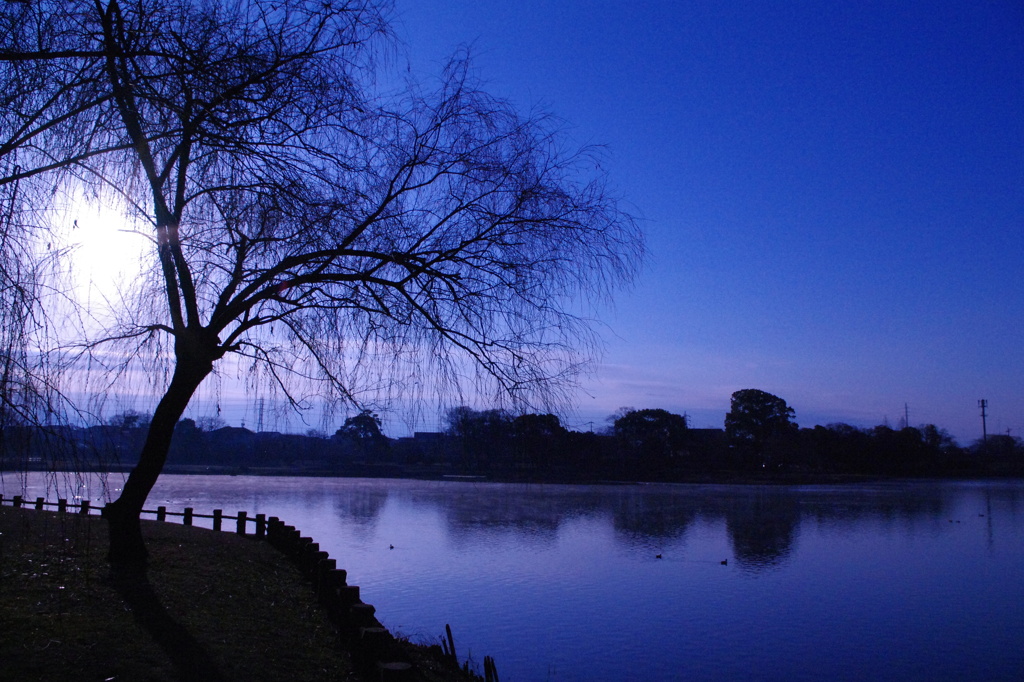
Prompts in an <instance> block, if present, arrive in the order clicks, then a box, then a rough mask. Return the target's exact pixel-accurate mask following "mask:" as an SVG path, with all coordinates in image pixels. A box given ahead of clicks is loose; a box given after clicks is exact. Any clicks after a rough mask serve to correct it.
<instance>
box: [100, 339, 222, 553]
mask: <svg viewBox="0 0 1024 682" xmlns="http://www.w3.org/2000/svg"><path fill="white" fill-rule="evenodd" d="M183 345H184V344H183V343H182V339H181V338H180V337H179V339H178V340H177V342H176V343H175V355H176V356H177V358H176V364H175V367H174V375H173V376H172V377H171V383H170V385H169V386H168V387H167V391H166V392H165V393H164V395H163V397H162V398H161V399H160V402H159V404H158V405H157V407H156V411H155V412H154V413H153V421H152V422H150V425H149V431H148V433H147V434H146V442H145V444H144V445H143V446H142V452H141V454H140V455H139V463H138V464H137V465H136V466H135V468H134V469H132V472H131V474H129V475H128V480H127V481H125V484H124V488H123V489H122V491H121V495H120V497H118V498H117V500H116V501H114V502H113V503H111V504H108V505H107V506H106V507H105V508H104V509H103V516H104V517H105V518H106V519H107V525H108V530H109V533H110V551H109V553H108V554H107V559H108V560H109V561H110V562H111V563H112V564H116V565H119V566H132V565H135V566H139V567H144V566H145V564H146V558H147V556H148V552H147V551H146V545H145V542H144V541H143V539H142V526H141V524H140V522H139V517H140V514H141V513H142V508H143V505H144V504H145V502H146V498H147V497H149V492H150V491H151V490H152V489H153V486H154V485H155V484H156V480H157V478H158V477H159V476H160V472H162V471H163V468H164V462H166V461H167V452H168V450H170V447H171V437H172V436H173V435H174V426H175V425H176V424H177V423H178V420H179V419H180V418H181V415H182V414H184V412H185V408H186V407H187V406H188V403H189V401H190V400H191V399H192V395H193V394H194V393H195V391H196V389H197V388H199V384H201V383H202V382H203V379H205V378H206V377H207V375H209V374H210V372H211V371H212V370H213V359H207V358H210V354H209V353H196V352H195V349H194V348H192V349H189V350H183V348H182V346H183ZM197 355H198V356H199V357H198V358H197V357H196V356H197Z"/></svg>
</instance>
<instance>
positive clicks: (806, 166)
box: [395, 0, 1024, 443]
mask: <svg viewBox="0 0 1024 682" xmlns="http://www.w3.org/2000/svg"><path fill="white" fill-rule="evenodd" d="M396 5H397V6H396V11H395V18H396V19H397V21H396V30H397V32H398V36H399V38H400V39H401V40H402V41H403V42H404V43H405V45H406V46H407V48H408V53H409V55H410V58H411V59H412V66H413V68H414V70H415V71H418V72H420V73H421V74H422V75H426V74H430V73H434V74H436V73H437V72H438V71H439V69H440V66H441V65H442V64H443V62H444V61H445V58H446V57H447V56H449V55H450V54H451V53H452V52H453V51H454V50H455V49H456V48H458V47H459V46H465V45H470V46H471V47H472V53H473V55H474V59H473V62H474V64H475V72H476V74H477V75H478V76H479V77H481V78H482V79H483V80H484V81H485V82H486V83H487V87H488V89H489V90H490V91H491V92H493V93H494V94H497V95H499V96H502V97H505V98H508V99H510V100H511V101H513V102H514V103H515V104H516V105H517V106H519V107H520V108H521V109H522V110H523V111H528V110H530V109H531V108H534V107H541V108H543V109H545V110H547V111H550V112H552V113H554V114H556V115H558V116H560V117H562V118H564V119H565V121H566V122H567V126H568V130H569V133H570V134H571V135H572V137H573V139H574V140H575V141H577V142H579V143H597V144H603V145H607V150H608V155H607V159H606V162H605V163H604V167H605V169H606V170H607V171H608V172H609V174H610V177H611V181H612V184H613V186H614V188H615V190H616V192H617V193H618V194H619V195H621V196H622V197H623V198H624V199H625V201H626V202H627V203H628V205H630V206H632V207H634V211H635V212H636V213H637V214H638V215H640V216H641V217H642V219H643V225H644V228H645V231H646V234H647V238H648V247H649V251H650V258H649V262H648V265H647V267H646V268H645V270H644V272H643V275H642V277H641V279H640V281H639V283H638V285H637V286H636V287H635V289H634V290H633V291H631V292H627V293H626V294H623V295H621V296H619V297H618V299H617V304H616V308H615V310H614V311H612V312H610V313H609V314H608V316H607V318H606V320H605V321H606V322H607V324H608V326H609V333H608V334H607V335H606V337H607V340H608V342H609V343H608V352H607V354H606V356H605V358H604V361H603V362H602V364H601V365H600V367H599V371H598V374H597V376H596V377H595V378H594V379H593V380H591V381H588V382H587V383H586V384H585V389H586V390H585V392H583V393H581V395H580V405H579V411H578V414H577V415H576V416H575V417H574V418H573V419H570V420H569V421H570V425H571V426H576V427H579V426H580V425H581V424H583V423H585V422H588V421H591V420H593V421H594V422H595V428H596V427H599V426H602V425H603V423H604V419H605V418H606V417H607V416H608V415H609V414H610V413H611V412H613V411H614V410H615V409H617V408H618V407H620V406H633V407H636V408H645V407H660V408H665V409H668V410H671V411H673V412H679V413H683V412H686V413H688V414H689V415H690V416H691V417H692V418H693V420H692V425H693V426H698V427H702V426H715V427H720V426H721V425H722V420H723V418H724V415H725V412H726V411H727V410H728V407H729V396H730V394H731V393H732V392H733V391H735V390H738V389H742V388H760V389H762V390H766V391H769V392H772V393H775V394H777V395H779V396H781V397H783V398H785V399H786V400H787V401H788V402H789V404H790V405H791V406H792V407H793V408H794V409H795V410H796V414H797V421H798V422H799V423H800V424H801V425H802V426H813V425H814V424H817V423H821V424H825V423H828V422H833V421H846V422H849V423H853V424H856V425H860V426H872V425H875V424H878V423H882V422H883V420H885V419H888V421H889V423H890V424H891V425H893V426H897V425H899V423H900V420H901V419H902V417H903V410H904V404H905V403H907V404H909V411H910V422H911V424H912V425H917V424H922V423H929V422H931V423H935V424H937V425H939V426H942V427H945V428H947V429H949V430H950V431H951V432H952V433H953V434H954V435H955V436H957V437H958V439H959V440H960V441H961V442H964V443H966V442H969V441H970V440H973V439H974V438H976V437H979V436H980V431H981V422H980V417H979V415H978V409H977V401H978V399H979V398H986V399H988V401H989V415H990V416H989V422H988V423H989V431H990V433H991V432H996V431H1001V432H1005V430H1006V429H1008V428H1010V429H1012V433H1013V435H1018V436H1024V362H1022V356H1021V346H1022V344H1021V341H1022V336H1024V310H1022V308H1024V280H1022V271H1024V5H1022V4H1021V3H1020V2H1017V1H1015V0H992V1H990V2H941V1H940V2H935V1H931V2H899V3H892V2H888V1H886V2H856V3H835V4H834V5H833V4H832V3H822V2H818V1H817V0H815V1H813V2H794V1H792V0H787V1H786V2H756V3H755V2H739V1H735V0H732V1H730V2H724V3H723V2H717V1H716V2H685V1H680V0H676V1H669V0H665V1H655V2H633V3H623V2H612V1H610V0H559V1H558V2H555V1H552V0H548V1H546V2H542V1H540V0H519V1H517V2H496V1H490V0H446V1H439V2H414V1H413V0H397V3H396ZM427 426H430V425H427ZM584 428H586V427H585V426H584Z"/></svg>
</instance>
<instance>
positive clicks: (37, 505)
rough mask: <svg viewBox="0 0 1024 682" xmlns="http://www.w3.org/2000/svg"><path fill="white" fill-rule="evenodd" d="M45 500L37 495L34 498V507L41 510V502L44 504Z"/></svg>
mask: <svg viewBox="0 0 1024 682" xmlns="http://www.w3.org/2000/svg"><path fill="white" fill-rule="evenodd" d="M45 502H46V500H45V499H43V498H42V497H37V498H36V509H38V510H42V508H43V504H45Z"/></svg>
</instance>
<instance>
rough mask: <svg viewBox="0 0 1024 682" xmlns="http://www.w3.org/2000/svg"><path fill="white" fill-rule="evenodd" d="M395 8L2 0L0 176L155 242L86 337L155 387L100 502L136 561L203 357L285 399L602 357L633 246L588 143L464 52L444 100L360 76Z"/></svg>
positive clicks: (529, 380) (113, 546)
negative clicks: (132, 220)
mask: <svg viewBox="0 0 1024 682" xmlns="http://www.w3.org/2000/svg"><path fill="white" fill-rule="evenodd" d="M385 9H386V8H385V7H382V6H378V5H377V4H376V3H374V2H372V1H369V0H367V1H361V0H343V1H341V2H330V1H321V0H219V1H218V0H212V1H211V2H199V1H198V0H135V1H133V2H118V0H64V1H62V2H56V1H55V0H42V1H39V2H30V3H29V2H26V3H21V2H18V3H14V2H6V3H3V4H0V35H2V36H3V43H2V45H0V89H3V90H4V94H3V96H4V97H5V98H6V99H5V100H4V103H5V104H7V105H9V106H7V107H5V109H4V111H3V113H2V114H0V162H3V163H4V165H3V166H2V168H3V169H4V170H5V173H6V175H4V177H3V178H0V186H3V185H10V184H12V183H20V184H21V186H23V187H29V186H31V188H33V191H34V193H35V196H41V197H45V196H46V195H47V192H50V191H51V190H54V189H55V188H58V187H69V186H70V187H83V188H85V189H86V191H87V192H88V193H91V194H92V195H94V196H97V197H100V198H111V197H112V198H114V199H116V201H117V203H118V204H119V205H120V206H122V207H124V209H125V210H126V211H128V212H130V213H131V214H132V215H134V216H136V217H137V218H141V219H143V220H144V221H145V222H146V223H147V224H148V226H149V229H150V237H151V239H152V243H153V251H152V255H151V260H150V261H148V262H147V264H148V265H151V266H152V267H151V268H150V269H149V271H148V274H147V275H146V276H145V277H144V278H142V279H140V280H139V281H138V282H136V283H135V286H134V288H133V290H131V291H128V292H126V293H125V301H124V303H125V305H124V306H123V307H122V308H121V313H122V314H121V317H120V319H119V322H118V323H117V324H116V325H113V326H108V327H106V328H105V329H104V331H103V332H102V334H100V336H99V337H98V338H93V339H92V340H91V341H90V342H89V343H87V344H86V345H85V347H86V348H87V349H88V350H89V351H90V352H96V353H99V352H100V351H102V352H103V353H104V354H105V355H104V356H103V357H104V358H107V359H109V358H121V359H122V360H123V362H122V363H121V364H120V366H118V367H117V368H116V372H118V373H119V374H118V376H125V377H130V376H133V373H135V374H134V375H136V376H138V375H140V370H142V371H146V370H148V374H149V376H151V377H153V378H154V379H153V381H154V383H155V384H157V390H158V394H160V395H161V396H162V397H161V398H160V400H159V402H158V404H157V407H156V410H155V412H154V414H153V415H152V419H151V421H150V424H149V429H148V433H147V437H146V441H145V445H144V446H143V447H142V451H141V455H140V458H139V462H138V465H137V466H136V467H135V468H134V470H133V471H132V472H131V474H130V476H129V478H128V480H127V481H126V483H125V485H124V487H123V490H122V493H121V495H120V497H119V498H118V499H117V500H116V501H114V502H113V503H112V504H110V505H107V507H106V509H105V516H106V518H107V519H108V521H109V527H110V558H111V560H112V561H115V562H118V563H132V564H142V563H144V561H145V558H146V555H147V552H146V549H145V545H144V542H143V539H142V534H141V527H140V524H139V515H140V512H141V510H142V508H143V504H144V502H145V500H146V498H147V496H148V495H149V492H150V490H151V489H152V487H153V485H154V484H155V483H156V481H157V478H158V477H159V475H160V473H161V471H162V470H163V466H164V462H165V460H166V457H167V453H168V449H169V446H170V442H171V437H172V434H173V431H174V427H175V424H176V423H177V422H178V420H179V419H180V417H181V416H182V414H183V412H184V410H185V409H186V407H187V405H188V403H189V401H190V400H191V398H192V396H193V394H194V393H195V392H196V390H197V389H198V388H199V386H200V385H201V384H202V383H203V382H204V380H205V379H206V378H207V377H208V376H209V375H210V374H211V373H214V370H215V367H221V366H225V365H224V363H225V362H227V363H229V364H228V365H227V366H228V367H234V368H237V370H236V371H238V372H239V373H240V374H245V375H246V376H249V377H253V379H252V380H253V381H263V382H265V383H267V384H270V385H275V386H276V387H277V390H279V391H280V392H281V393H283V395H284V396H286V397H287V399H288V400H290V401H291V402H292V404H294V405H301V404H303V403H304V401H305V400H306V399H307V398H308V397H309V396H319V397H321V398H323V399H325V400H326V401H328V402H337V401H347V402H349V403H350V404H355V405H358V404H359V396H360V395H364V394H365V393H364V392H366V391H370V392H385V393H387V392H395V393H408V392H411V393H413V394H414V395H413V397H422V395H423V393H424V392H425V391H426V389H425V388H422V387H423V386H428V385H429V386H431V389H430V390H431V392H433V391H435V390H440V391H442V392H443V391H448V393H449V394H454V395H461V394H462V393H463V391H467V390H473V391H477V392H482V393H483V394H485V395H489V396H502V397H503V399H504V401H505V402H508V403H510V404H514V405H518V406H524V407H528V406H532V405H538V406H541V405H546V404H547V403H549V402H552V401H557V400H558V399H559V398H560V397H561V396H563V395H564V392H565V391H567V390H569V389H571V387H572V386H573V383H574V380H575V377H576V376H577V374H578V372H579V370H580V368H581V367H582V366H583V365H584V364H585V363H586V361H587V360H588V359H589V357H590V350H591V349H592V344H593V341H594V338H593V336H592V334H591V327H590V324H589V322H588V318H587V317H586V310H587V305H588V303H599V302H601V301H603V300H605V299H606V298H607V297H608V296H610V295H611V293H612V292H613V291H614V290H615V289H616V288H617V287H618V286H620V285H621V284H623V283H625V282H628V281H629V280H630V279H631V278H632V277H633V275H634V274H635V269H636V265H637V261H638V259H639V257H640V253H641V250H642V242H641V238H640V236H639V233H638V231H637V229H636V227H635V224H634V222H633V220H632V219H631V218H630V216H629V215H627V214H626V213H624V212H623V211H621V210H620V209H619V208H618V206H617V204H616V202H615V201H614V199H613V198H611V197H610V196H609V194H608V193H606V190H605V187H604V184H603V182H602V178H601V176H600V173H599V172H597V171H596V167H597V166H596V164H595V163H594V162H593V159H592V158H591V157H590V155H589V154H588V153H587V152H586V151H583V152H576V151H573V150H571V149H570V148H569V147H568V145H567V144H566V142H565V140H564V139H563V138H562V137H560V136H559V135H558V134H556V132H555V126H553V125H552V124H551V123H550V122H549V121H548V120H547V119H545V118H543V117H535V118H524V117H522V116H520V115H519V114H518V113H517V112H516V111H515V110H514V109H513V108H512V107H511V106H510V105H508V104H507V103H505V102H503V101H500V100H497V99H495V98H493V97H490V96H488V95H487V94H486V93H484V92H482V91H481V90H480V89H479V88H478V87H477V86H476V84H475V82H474V80H473V79H472V78H471V77H470V75H469V71H468V67H467V65H466V63H465V61H464V60H459V59H456V60H453V61H452V63H451V64H449V66H448V67H447V68H446V69H445V71H444V73H443V74H442V76H441V78H440V79H439V83H438V84H437V86H436V87H435V88H427V87H422V86H417V85H411V86H409V87H408V88H406V89H405V90H404V91H403V92H401V93H399V94H394V93H390V94H386V95H382V94H380V93H378V92H376V91H375V90H374V83H375V82H376V81H375V78H376V72H375V71H374V69H373V68H372V67H373V65H374V56H375V54H376V53H377V52H378V50H377V44H378V42H379V41H381V40H383V39H385V38H386V36H387V34H388V26H387V22H386V17H385V16H384V13H385V12H384V10H385ZM12 93H14V94H16V95H17V96H13V95H12ZM139 362H143V363H144V364H142V365H139V364H138V363H139ZM417 387H420V388H417Z"/></svg>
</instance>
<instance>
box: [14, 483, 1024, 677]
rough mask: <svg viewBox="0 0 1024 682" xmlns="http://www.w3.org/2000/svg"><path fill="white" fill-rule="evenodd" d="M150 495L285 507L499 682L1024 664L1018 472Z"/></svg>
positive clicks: (367, 585)
mask: <svg viewBox="0 0 1024 682" xmlns="http://www.w3.org/2000/svg"><path fill="white" fill-rule="evenodd" d="M16 484H17V485H16ZM3 485H4V486H5V488H6V490H4V493H5V494H7V495H10V494H15V493H22V492H24V493H25V494H26V496H28V497H35V496H36V495H44V494H47V492H50V497H51V498H52V497H54V496H56V494H57V493H56V492H52V485H53V479H51V486H50V491H48V490H47V485H46V482H45V481H44V479H43V478H42V477H41V476H35V475H33V476H30V477H29V478H28V480H27V484H25V485H23V484H22V482H21V481H19V480H18V479H15V478H12V477H10V476H9V475H8V476H6V477H5V478H4V480H3ZM94 485H95V482H92V483H90V487H92V486H94ZM113 487H116V485H114V484H113V483H111V488H113ZM15 488H17V489H15ZM100 497H101V496H100V495H98V494H97V495H96V497H95V498H94V499H95V501H96V502H97V503H99V502H100V501H101V499H100ZM157 505H166V506H167V507H168V508H169V509H172V510H180V509H182V508H184V507H186V506H191V507H194V508H195V509H196V511H205V512H209V511H210V510H212V509H213V508H221V509H223V510H224V511H225V513H227V514H233V513H234V512H235V511H237V510H246V511H248V512H249V513H265V514H267V515H275V516H279V517H281V518H282V519H284V520H285V521H287V522H288V523H291V524H293V525H295V526H297V527H298V528H300V529H301V530H302V531H303V533H304V534H305V535H310V536H312V537H313V538H315V539H316V540H317V541H318V542H319V543H320V545H321V547H322V548H324V549H326V550H327V551H329V552H330V554H331V556H332V557H334V558H335V559H337V560H338V565H339V567H342V568H345V569H347V570H348V572H349V582H350V583H351V584H355V585H359V586H360V588H361V591H362V595H363V599H364V600H365V601H367V602H368V603H372V604H374V606H376V607H377V615H378V617H379V618H380V619H381V620H382V621H383V622H384V623H385V625H387V626H388V627H389V628H391V629H392V630H393V631H395V632H398V633H403V634H406V635H408V636H410V637H412V638H413V639H420V640H436V638H437V637H438V636H439V635H440V634H441V633H443V632H444V625H445V623H451V625H452V628H453V631H454V633H455V639H456V646H457V647H458V649H459V654H460V656H461V657H465V656H466V655H467V654H472V657H473V659H474V660H475V661H477V662H479V661H482V659H483V656H484V655H485V654H486V655H490V656H493V657H494V658H495V659H496V661H497V664H498V670H499V672H500V674H501V679H502V680H503V681H505V682H508V681H509V680H512V681H532V680H655V679H658V680H660V679H686V680H719V679H744V680H820V679H832V680H864V679H874V680H901V681H904V680H918V679H927V680H965V679H972V680H974V679H984V680H999V679H1006V680H1011V679H1012V680H1017V679H1024V653H1022V651H1024V581H1022V580H1021V576H1024V483H1022V482H991V483H948V482H898V483H886V484H877V485H863V486H833V487H821V486H804V487H793V488H783V487H779V488H769V487H745V486H693V485H679V486H668V485H664V486H663V485H649V486H644V485H638V486H615V487H597V486H593V487H591V486H537V485H533V486H530V485H513V484H488V483H464V482H459V483H441V482H422V481H399V480H359V479H306V478H259V477H243V476H238V477H212V476H211V477H202V476H192V477H186V476H165V477H163V478H161V481H160V483H159V484H158V487H157V489H155V490H154V492H153V494H152V495H151V497H150V501H149V504H148V507H149V508H155V507H156V506H157ZM207 525H208V524H207ZM392 545H393V546H394V549H390V547H391V546H392ZM658 555H661V557H662V558H660V559H659V558H657V557H658ZM723 561H725V562H726V563H725V564H723V563H722V562H723Z"/></svg>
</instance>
